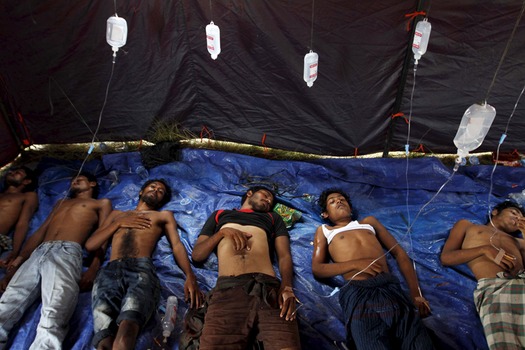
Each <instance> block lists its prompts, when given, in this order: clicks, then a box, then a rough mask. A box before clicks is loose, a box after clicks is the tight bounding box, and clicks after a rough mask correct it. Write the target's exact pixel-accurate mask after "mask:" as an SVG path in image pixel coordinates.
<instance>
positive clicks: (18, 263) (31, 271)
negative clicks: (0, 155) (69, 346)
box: [0, 173, 111, 349]
mask: <svg viewBox="0 0 525 350" xmlns="http://www.w3.org/2000/svg"><path fill="white" fill-rule="evenodd" d="M96 187H97V181H96V178H95V177H94V176H93V175H91V174H87V173H80V175H78V176H77V177H75V178H74V179H73V180H72V181H71V187H70V193H71V197H72V198H71V199H64V200H60V201H58V203H57V204H56V205H55V207H54V209H53V211H51V213H50V214H49V216H48V218H47V219H46V221H44V223H43V224H42V226H40V228H39V229H38V230H37V231H35V233H34V234H33V235H32V236H31V237H30V238H29V239H28V240H27V242H26V244H25V245H24V247H23V249H22V250H21V252H20V255H19V256H18V257H17V258H16V259H14V260H13V262H12V264H11V266H12V267H13V269H15V270H17V271H16V273H15V274H14V276H13V278H12V280H11V282H10V283H9V285H8V286H7V289H6V290H5V292H4V294H3V295H2V298H1V299H0V349H3V347H5V344H6V342H7V339H8V335H9V331H10V330H11V329H12V328H13V326H14V325H15V324H16V323H17V322H18V320H19V319H20V318H21V317H22V315H23V314H24V312H25V310H26V309H27V308H28V307H29V306H31V304H32V303H33V302H34V301H35V300H36V299H37V298H38V297H39V296H40V294H41V295H42V311H41V316H40V322H39V323H38V328H37V332H36V337H35V340H34V341H33V344H32V345H31V347H30V349H61V348H62V341H63V340H64V338H65V336H66V334H67V330H68V323H69V319H70V318H71V316H72V314H73V312H74V310H75V307H76V304H77V297H78V291H79V283H81V274H82V245H83V244H84V242H85V241H86V239H87V237H88V236H89V234H90V233H91V232H92V231H93V230H94V229H95V228H96V227H97V226H98V225H100V224H101V223H102V222H103V221H104V220H105V219H106V217H107V215H108V214H109V212H110V211H111V202H110V201H109V200H108V199H100V200H97V199H94V198H93V195H94V193H95V192H96ZM24 261H25V262H24ZM99 266H100V256H99V257H98V259H97V258H94V259H93V263H92V265H91V266H90V268H89V269H88V271H87V272H86V273H85V274H84V275H83V276H82V278H83V279H91V278H93V277H94V276H95V273H96V270H97V269H98V267H99Z"/></svg>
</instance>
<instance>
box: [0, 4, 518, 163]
mask: <svg viewBox="0 0 525 350" xmlns="http://www.w3.org/2000/svg"><path fill="white" fill-rule="evenodd" d="M522 5H523V1H517V0H511V1H504V2H503V1H474V0H465V1H451V0H449V1H439V2H437V1H435V2H432V3H431V2H429V1H425V2H417V1H397V2H392V1H387V0H381V1H348V0H331V1H330V0H323V1H320V0H317V1H315V2H313V1H299V0H290V1H273V0H258V1H231V0H229V1H215V0H214V1H204V0H202V1H195V0H191V1H190V0H180V1H166V0H162V1H161V0H150V1H139V0H131V1H116V12H117V14H118V16H119V17H123V18H124V19H126V21H127V24H128V29H129V32H128V38H127V43H126V45H125V46H124V47H122V48H121V49H120V50H119V52H118V55H117V59H116V63H115V65H114V67H113V64H112V57H111V56H112V51H111V48H110V46H109V45H108V44H107V43H106V39H105V30H106V20H107V19H108V18H109V17H110V16H112V15H114V14H115V6H114V2H113V1H97V0H92V1H84V0H81V1H74V2H71V1H49V0H43V1H19V0H17V1H14V0H6V1H3V2H2V3H1V4H0V6H1V10H0V35H1V37H0V40H1V42H0V44H1V45H0V47H1V50H0V76H1V82H2V85H1V86H2V89H1V92H2V94H1V99H2V105H3V109H2V118H0V127H1V129H0V164H5V163H7V162H9V161H10V160H12V159H13V158H14V156H16V154H18V152H19V149H20V147H23V146H26V145H27V144H42V143H44V144H45V143H58V144H62V143H73V142H90V141H91V139H92V138H93V132H94V131H95V129H96V127H97V123H98V120H99V116H101V125H100V129H99V132H98V134H97V140H98V141H125V140H137V139H142V138H144V137H146V135H147V133H148V131H150V130H151V128H152V127H153V125H155V124H156V122H157V121H162V122H169V123H177V124H179V125H181V127H182V128H184V129H187V130H189V131H192V132H193V133H195V134H198V135H199V134H200V133H201V131H202V130H207V131H208V132H209V133H208V132H207V133H206V134H207V135H212V136H213V138H215V139H217V140H229V141H237V142H244V143H250V144H256V145H261V144H264V145H265V146H268V147H275V148H281V149H285V150H294V151H302V152H309V153H316V154H326V155H354V154H367V153H373V152H383V151H394V150H396V151H397V150H404V145H405V144H406V143H407V138H408V135H410V141H409V144H410V149H416V148H418V147H420V145H422V146H423V147H424V149H425V150H426V151H430V152H434V153H455V152H456V148H455V146H454V144H453V142H452V140H453V138H454V135H455V133H456V131H457V128H458V126H459V123H460V120H461V117H462V115H463V113H464V111H465V110H466V109H467V108H468V106H470V105H471V104H473V103H476V102H481V101H483V100H484V99H486V98H487V95H488V98H487V101H488V103H490V104H491V105H493V106H494V107H495V108H496V110H497V116H496V119H495V121H494V124H493V126H492V128H491V130H490V131H489V133H488V135H487V137H486V139H485V142H484V143H483V145H482V146H481V147H480V148H479V149H478V150H479V151H494V150H496V147H497V145H498V141H499V140H500V137H501V135H502V133H503V132H504V130H505V128H506V126H507V122H508V120H509V116H510V114H511V112H512V109H513V107H514V105H515V103H516V100H517V98H518V96H519V93H520V91H521V89H522V88H523V85H524V84H525V56H524V53H525V41H524V38H525V23H524V21H523V20H522V21H521V22H520V23H519V25H518V27H517V30H516V32H515V34H514V38H513V40H512V42H511V44H510V46H509V48H508V50H507V51H506V53H505V59H504V60H503V61H502V62H501V66H500V69H499V71H498V75H497V77H496V80H495V81H494V84H493V85H492V88H491V89H490V94H488V90H489V87H490V86H491V82H492V80H493V78H494V75H495V73H496V71H497V68H498V65H499V63H500V60H501V58H502V56H503V54H504V52H505V48H506V46H507V42H508V41H509V38H510V37H511V33H512V32H513V29H514V27H515V24H516V21H517V19H518V17H519V15H520V12H521V10H522ZM312 11H313V12H312ZM419 11H424V12H426V14H427V15H428V19H429V21H430V22H431V24H432V33H431V37H430V44H429V47H428V51H427V53H426V54H425V55H424V56H423V57H422V58H421V60H420V62H419V65H418V69H417V74H416V85H415V91H414V98H413V103H412V114H411V124H410V134H409V133H408V124H407V123H406V121H405V118H403V117H399V118H394V119H392V116H393V115H397V114H398V113H403V114H404V116H405V117H408V116H409V114H410V103H409V101H410V95H411V91H412V87H413V84H414V79H413V59H412V54H411V50H410V46H411V43H412V29H413V27H414V22H413V21H411V18H413V17H410V16H408V17H407V15H409V14H414V13H418V12H419ZM312 15H313V16H312ZM312 18H313V22H312ZM422 18H423V16H421V15H420V16H418V17H416V18H415V20H416V21H418V20H420V19H422ZM211 20H213V21H214V23H215V24H216V25H218V26H219V27H220V30H221V43H222V45H221V46H222V52H221V54H220V55H219V57H218V59H217V60H215V61H214V60H212V59H211V57H210V55H209V53H208V52H207V50H206V39H205V26H206V25H207V24H208V23H209V22H210V21H211ZM312 24H313V25H312ZM407 27H408V30H407ZM310 49H313V50H314V51H315V52H317V53H318V54H319V77H318V79H317V80H316V81H315V83H314V85H313V87H311V88H308V87H307V86H306V84H305V82H304V81H303V79H302V75H303V57H304V55H305V54H306V53H307V52H309V50H310ZM407 54H408V57H407ZM113 68H114V69H113ZM110 77H112V78H111V82H110ZM109 82H110V84H109V90H108V91H107V103H106V104H105V107H104V109H103V105H104V100H105V96H106V87H107V86H108V83H109ZM523 105H524V104H523V103H521V104H520V105H518V108H517V110H516V112H515V114H514V117H513V118H512V120H511V122H510V124H509V129H508V133H507V135H508V136H507V139H506V140H505V143H504V144H503V145H502V150H507V151H510V150H514V149H517V150H518V151H521V152H525V143H524V142H525V141H524V140H523V138H522V137H521V136H522V135H523V134H524V132H525V119H524V118H523V112H524V109H525V107H523ZM101 112H102V113H101Z"/></svg>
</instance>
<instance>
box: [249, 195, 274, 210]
mask: <svg viewBox="0 0 525 350" xmlns="http://www.w3.org/2000/svg"><path fill="white" fill-rule="evenodd" d="M248 203H249V204H250V205H251V207H252V209H253V211H256V212H258V213H267V212H268V211H270V209H269V208H270V205H269V204H267V203H262V202H256V201H254V200H253V199H251V198H250V199H249V200H248Z"/></svg>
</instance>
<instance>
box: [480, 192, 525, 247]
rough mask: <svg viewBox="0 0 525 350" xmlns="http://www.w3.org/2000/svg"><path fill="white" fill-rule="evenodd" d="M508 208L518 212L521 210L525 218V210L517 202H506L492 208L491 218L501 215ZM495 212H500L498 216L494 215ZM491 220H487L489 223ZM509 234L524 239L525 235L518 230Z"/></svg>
mask: <svg viewBox="0 0 525 350" xmlns="http://www.w3.org/2000/svg"><path fill="white" fill-rule="evenodd" d="M507 208H514V209H517V210H519V212H520V213H521V215H523V216H525V211H524V210H523V208H522V207H521V206H520V205H519V204H518V203H517V202H514V201H513V200H506V201H503V202H501V203H499V204H497V205H495V206H494V208H492V211H491V212H490V218H492V217H494V216H497V215H499V214H501V212H502V211H503V210H505V209H507ZM494 210H497V212H498V213H497V214H496V215H494V214H492V212H493V211H494ZM490 218H489V220H487V223H489V222H490ZM509 234H510V235H511V236H514V237H518V238H523V235H522V233H521V231H520V230H516V231H515V232H509Z"/></svg>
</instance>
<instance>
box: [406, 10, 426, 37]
mask: <svg viewBox="0 0 525 350" xmlns="http://www.w3.org/2000/svg"><path fill="white" fill-rule="evenodd" d="M426 15H427V13H426V12H425V11H416V12H412V13H407V14H406V15H405V17H406V18H410V19H409V20H408V22H407V32H409V31H410V22H412V21H413V20H414V19H415V18H416V17H417V16H426Z"/></svg>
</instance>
